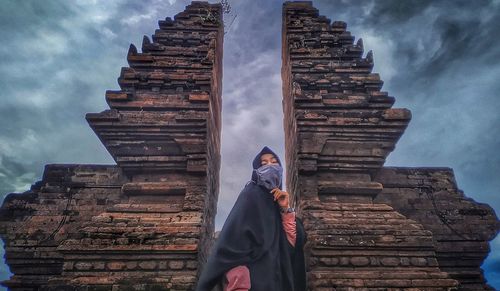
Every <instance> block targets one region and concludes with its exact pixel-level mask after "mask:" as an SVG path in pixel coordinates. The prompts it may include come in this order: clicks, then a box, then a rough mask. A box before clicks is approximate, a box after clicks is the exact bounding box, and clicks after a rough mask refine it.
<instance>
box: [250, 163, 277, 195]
mask: <svg viewBox="0 0 500 291" xmlns="http://www.w3.org/2000/svg"><path fill="white" fill-rule="evenodd" d="M254 171H255V173H256V174H257V185H262V186H264V187H265V188H267V189H269V190H272V189H274V188H278V187H279V185H280V184H281V177H282V176H283V168H282V167H281V166H280V165H279V164H268V165H263V166H261V167H260V168H258V169H255V170H254Z"/></svg>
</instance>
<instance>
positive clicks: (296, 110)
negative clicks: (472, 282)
mask: <svg viewBox="0 0 500 291" xmlns="http://www.w3.org/2000/svg"><path fill="white" fill-rule="evenodd" d="M282 49H283V54H282V56H283V66H282V78H283V94H284V100H283V106H284V112H285V117H284V118H285V122H284V123H285V138H286V142H285V145H286V161H287V165H288V167H287V189H288V190H289V191H290V192H291V193H293V194H295V197H294V198H295V201H296V202H297V208H298V210H299V212H300V214H301V215H302V217H303V220H304V224H305V228H306V232H307V234H308V238H309V240H308V243H307V245H306V251H307V257H308V260H307V268H308V279H309V287H310V289H311V290H332V289H335V290H352V289H350V288H360V289H363V288H365V289H363V290H366V289H368V290H388V289H391V290H392V288H394V290H396V289H398V290H399V289H411V290H421V289H425V290H449V289H450V288H454V287H456V286H457V285H458V282H457V281H456V280H453V279H451V278H450V277H449V275H448V274H447V273H446V272H443V271H442V270H440V268H439V266H438V261H437V258H436V248H435V245H434V241H433V236H432V232H431V231H430V230H428V229H425V228H424V226H423V225H422V224H421V223H419V222H417V221H415V220H412V219H409V218H407V217H406V216H404V215H402V214H401V213H399V212H398V211H396V210H395V209H394V208H393V207H391V206H390V205H387V204H383V203H374V202H373V199H374V197H376V196H377V195H378V194H379V193H380V192H381V191H382V190H383V184H382V183H380V182H378V181H375V180H374V179H373V176H374V175H375V174H376V173H377V172H378V171H379V170H380V168H381V167H382V166H383V164H384V162H385V159H386V157H387V155H388V154H389V153H390V152H391V151H392V150H394V147H395V144H396V142H397V141H398V139H399V138H400V137H401V135H402V134H403V132H404V130H405V128H406V127H407V125H408V123H409V121H410V119H411V113H410V111H408V110H406V109H395V108H391V107H392V105H393V103H394V101H395V99H394V98H393V97H390V96H388V94H387V92H383V91H381V88H382V84H383V82H382V81H381V80H380V77H379V76H378V74H374V73H372V68H373V55H372V53H371V52H369V53H368V54H367V55H366V57H363V43H362V40H358V41H357V42H356V43H354V37H353V36H351V34H350V33H349V32H348V31H347V30H346V24H345V23H344V22H340V21H335V22H333V23H332V22H331V21H330V20H329V19H327V18H326V17H324V16H320V15H319V14H318V11H317V9H315V8H314V7H312V5H311V2H303V1H300V2H286V3H285V4H284V6H283V46H282Z"/></svg>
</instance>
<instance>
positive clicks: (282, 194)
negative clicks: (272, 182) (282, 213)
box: [271, 188, 290, 208]
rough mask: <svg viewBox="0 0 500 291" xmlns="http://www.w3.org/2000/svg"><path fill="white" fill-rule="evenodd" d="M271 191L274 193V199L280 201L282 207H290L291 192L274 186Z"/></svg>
mask: <svg viewBox="0 0 500 291" xmlns="http://www.w3.org/2000/svg"><path fill="white" fill-rule="evenodd" d="M271 193H273V196H274V201H276V202H278V204H279V206H280V207H281V208H288V207H290V194H288V192H286V191H282V190H280V189H279V188H274V189H273V190H271Z"/></svg>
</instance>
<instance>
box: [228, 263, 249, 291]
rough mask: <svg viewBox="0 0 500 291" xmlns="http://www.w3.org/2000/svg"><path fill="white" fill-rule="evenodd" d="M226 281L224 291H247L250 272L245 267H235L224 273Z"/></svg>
mask: <svg viewBox="0 0 500 291" xmlns="http://www.w3.org/2000/svg"><path fill="white" fill-rule="evenodd" d="M226 279H227V281H228V283H227V286H226V287H225V288H224V291H248V289H250V287H251V285H250V271H249V270H248V268H247V267H246V266H237V267H234V268H232V269H231V270H229V271H228V272H227V273H226Z"/></svg>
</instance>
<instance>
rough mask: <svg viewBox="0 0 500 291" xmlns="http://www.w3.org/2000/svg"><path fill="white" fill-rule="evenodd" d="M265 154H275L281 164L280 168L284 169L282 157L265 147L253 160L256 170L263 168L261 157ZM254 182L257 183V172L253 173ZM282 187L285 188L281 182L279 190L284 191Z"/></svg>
mask: <svg viewBox="0 0 500 291" xmlns="http://www.w3.org/2000/svg"><path fill="white" fill-rule="evenodd" d="M263 154H273V155H274V156H275V157H276V160H277V161H278V164H280V166H281V167H283V164H282V163H281V160H280V157H279V156H278V155H277V154H276V153H275V152H273V150H271V149H270V148H269V147H268V146H264V147H263V148H262V150H260V152H259V153H258V154H257V155H256V156H255V158H254V159H253V162H252V166H253V169H254V170H255V169H258V168H259V167H260V166H261V164H260V156H262V155H263ZM252 181H257V176H256V174H255V171H252ZM282 187H283V181H280V185H279V188H280V189H283V188H282Z"/></svg>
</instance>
